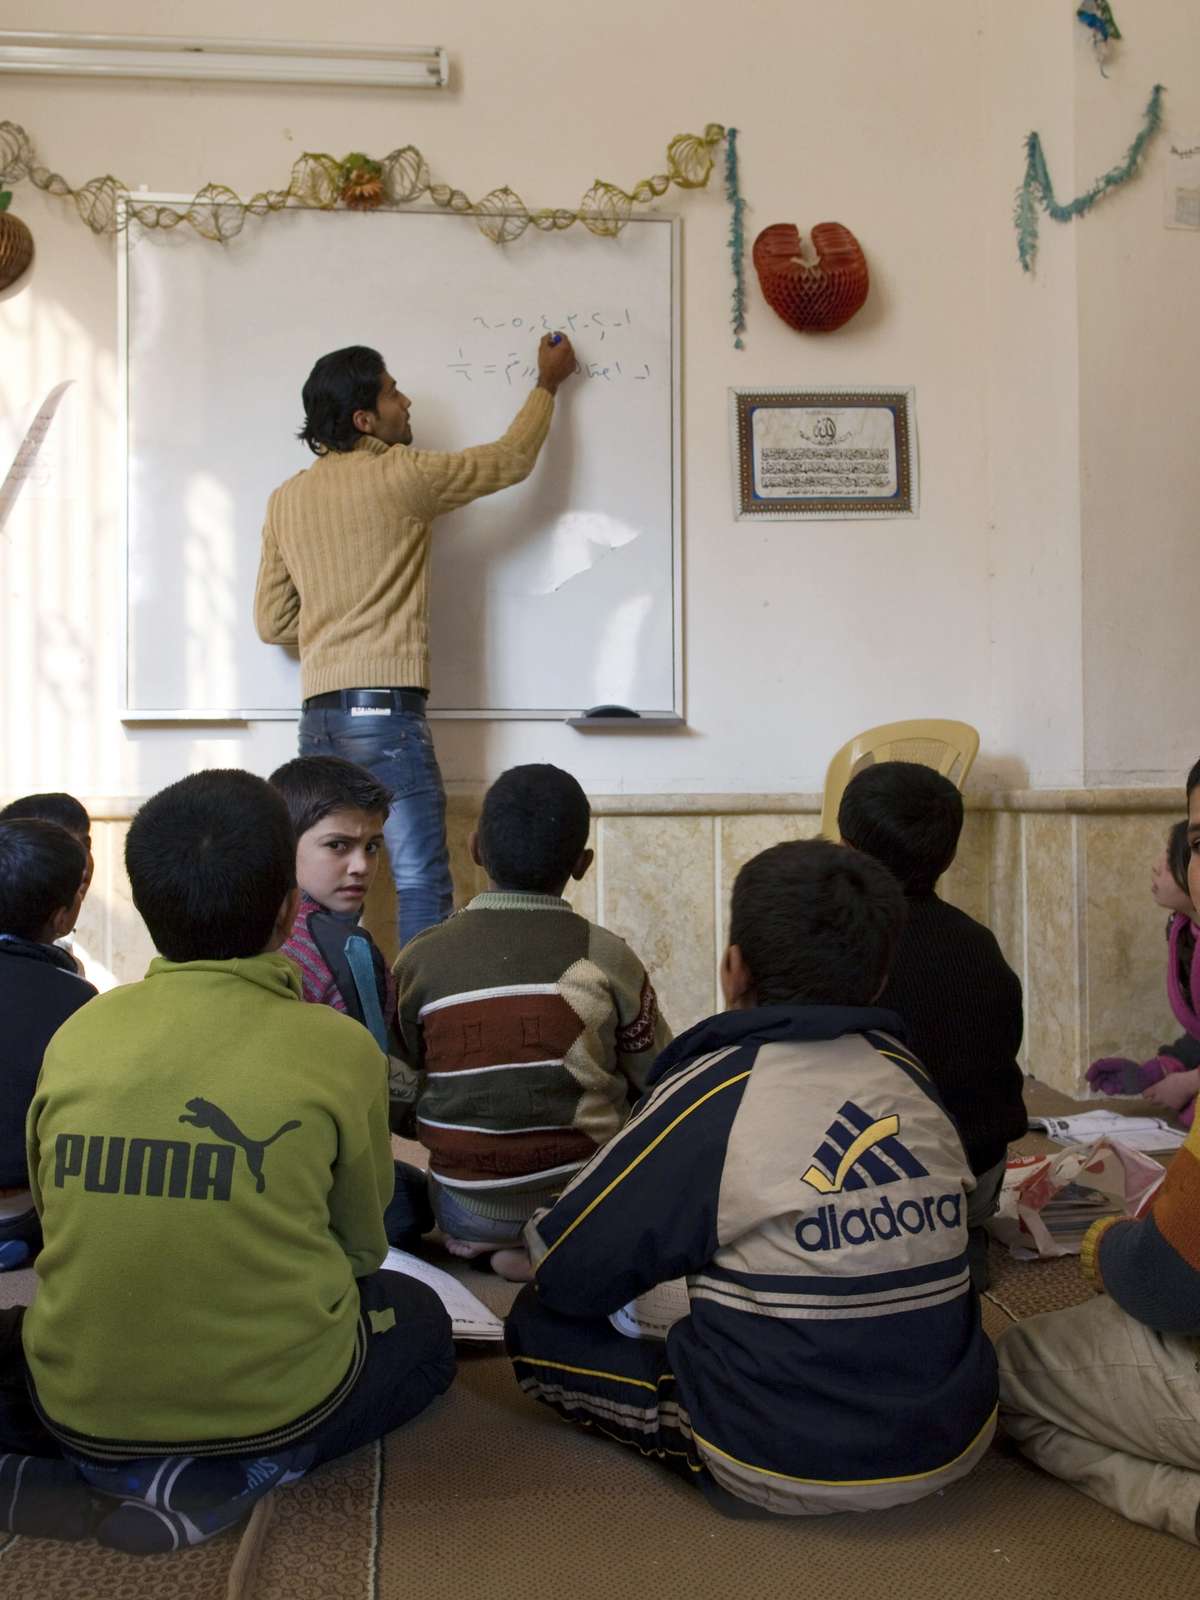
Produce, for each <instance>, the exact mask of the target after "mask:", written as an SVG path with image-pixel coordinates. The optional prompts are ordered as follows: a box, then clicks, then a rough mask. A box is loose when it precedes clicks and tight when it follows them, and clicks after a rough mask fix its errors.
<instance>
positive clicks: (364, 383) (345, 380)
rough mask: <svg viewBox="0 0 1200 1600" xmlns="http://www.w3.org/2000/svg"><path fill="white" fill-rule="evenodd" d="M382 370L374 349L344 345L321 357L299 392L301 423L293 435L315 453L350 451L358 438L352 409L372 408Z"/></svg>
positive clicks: (358, 434) (375, 401)
mask: <svg viewBox="0 0 1200 1600" xmlns="http://www.w3.org/2000/svg"><path fill="white" fill-rule="evenodd" d="M385 371H386V367H385V364H384V359H383V357H382V356H381V355H380V354H379V351H378V350H372V349H370V348H369V347H368V346H367V345H365V344H352V345H348V346H347V347H346V349H345V350H331V351H330V352H329V354H328V355H327V356H322V357H321V359H320V360H319V361H318V362H317V364H316V366H315V367H314V368H313V369H312V371H311V372H310V373H309V375H308V380H307V382H306V383H305V385H304V388H303V390H302V392H301V398H302V400H303V402H304V426H303V427H302V428H301V429H300V431H299V433H298V434H297V436H296V437H297V438H298V439H300V440H301V442H302V443H304V444H306V445H307V446H308V448H309V449H310V450H311V451H312V453H313V455H315V456H323V455H324V454H325V453H326V452H327V451H329V450H338V451H341V450H353V449H354V446H355V445H356V444H357V443H358V441H359V440H360V439H361V438H362V434H361V433H360V432H359V431H358V429H357V428H356V427H355V426H354V413H355V412H356V411H374V410H375V409H376V407H377V406H378V404H379V389H380V383H381V380H382V378H383V374H384V372H385Z"/></svg>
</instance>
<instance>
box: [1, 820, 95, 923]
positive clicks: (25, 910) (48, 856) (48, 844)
mask: <svg viewBox="0 0 1200 1600" xmlns="http://www.w3.org/2000/svg"><path fill="white" fill-rule="evenodd" d="M86 870H87V851H86V850H85V849H84V847H83V844H82V842H81V841H80V840H79V839H77V838H76V837H75V835H74V834H73V833H70V832H68V830H67V829H66V828H62V827H60V826H59V825H58V823H57V822H45V821H43V820H42V819H41V818H38V817H12V818H7V819H0V933H10V934H13V935H15V937H16V938H18V939H40V938H41V937H42V934H43V933H44V932H45V929H46V924H47V923H48V922H49V921H50V919H51V917H52V916H53V915H54V913H55V912H56V911H61V910H62V908H63V907H64V906H69V905H70V904H71V903H72V902H73V900H74V899H75V896H76V895H77V894H78V893H79V886H80V884H81V883H82V882H83V874H84V872H85V871H86Z"/></svg>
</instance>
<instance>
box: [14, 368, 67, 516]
mask: <svg viewBox="0 0 1200 1600" xmlns="http://www.w3.org/2000/svg"><path fill="white" fill-rule="evenodd" d="M74 382H75V380H74V378H67V379H66V380H65V381H64V382H63V383H56V384H55V385H54V388H53V389H51V391H50V393H49V394H48V395H47V396H46V398H45V399H44V400H43V401H42V403H41V405H40V406H39V407H38V412H37V416H36V417H34V419H33V421H32V422H31V423H30V424H29V427H28V428H27V429H26V431H25V437H24V438H23V439H22V440H21V443H20V444H19V445H18V447H17V453H16V455H15V456H14V457H13V463H12V466H11V467H9V469H8V473H7V475H6V477H5V479H4V482H3V483H2V484H0V530H3V528H4V524H5V523H6V522H7V521H8V519H9V515H10V513H11V512H12V508H13V506H15V505H16V503H17V496H18V495H19V494H20V492H21V489H22V486H23V485H24V483H25V481H26V480H27V479H28V478H29V477H30V476H31V475H32V473H33V469H34V467H35V466H36V465H37V458H38V452H39V451H40V450H41V448H42V443H43V441H44V440H45V437H46V435H47V434H48V433H49V432H50V424H51V423H52V422H53V421H54V413H55V412H56V411H57V410H58V406H59V402H60V401H61V399H62V397H63V395H64V394H66V392H67V390H68V389H69V388H70V387H71V385H72V384H73V383H74Z"/></svg>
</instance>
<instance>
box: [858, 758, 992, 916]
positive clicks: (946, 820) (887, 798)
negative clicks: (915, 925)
mask: <svg viewBox="0 0 1200 1600" xmlns="http://www.w3.org/2000/svg"><path fill="white" fill-rule="evenodd" d="M962 825H963V801H962V795H961V794H959V792H958V790H957V789H956V788H955V787H954V785H953V784H952V783H951V782H950V779H949V778H943V777H942V775H941V773H940V772H936V771H935V770H934V769H933V768H932V767H926V766H922V765H921V764H920V763H919V762H917V761H878V762H876V763H875V764H874V765H873V766H870V767H864V768H863V770H862V771H861V772H856V773H855V775H854V776H853V777H852V778H851V779H850V782H849V783H848V784H847V785H846V792H845V793H844V794H843V795H842V803H841V805H840V806H839V807H838V832H839V833H840V834H841V836H842V838H843V839H844V840H845V841H846V843H847V844H850V845H853V846H854V848H855V849H856V850H863V851H865V852H866V854H867V855H869V856H874V857H875V859H876V861H882V862H883V864H884V866H885V867H886V868H887V869H888V871H889V872H891V873H892V874H894V876H895V877H896V878H898V879H899V881H900V883H901V885H902V886H903V888H904V889H905V890H906V891H907V892H908V893H909V894H924V893H928V892H929V891H930V890H932V888H933V886H934V884H935V883H936V882H937V881H938V879H939V878H940V877H941V875H942V873H943V872H945V870H946V868H947V867H948V866H949V865H950V863H951V862H952V861H953V860H954V852H955V851H956V850H957V849H958V837H959V834H960V833H961V832H962Z"/></svg>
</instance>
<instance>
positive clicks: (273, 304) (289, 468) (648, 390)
mask: <svg viewBox="0 0 1200 1600" xmlns="http://www.w3.org/2000/svg"><path fill="white" fill-rule="evenodd" d="M164 198H171V197H164V196H150V195H140V194H139V196H138V199H139V202H140V201H142V200H147V199H150V200H154V199H164ZM120 237H121V251H120V261H121V270H120V274H119V277H120V291H119V292H120V318H121V338H120V347H121V352H122V356H123V361H124V372H123V375H122V377H123V381H122V385H121V392H122V396H123V402H124V406H125V411H126V416H125V432H126V441H127V446H126V475H125V492H126V551H125V573H126V605H125V630H126V639H125V650H124V682H123V685H122V706H123V715H124V717H125V718H126V719H127V720H154V721H174V720H184V719H208V720H224V719H230V720H233V719H243V718H244V719H256V718H285V717H293V716H295V715H296V714H297V711H298V705H299V693H300V690H299V667H298V664H297V662H296V659H295V657H294V656H293V655H292V654H291V653H290V652H288V651H285V650H282V649H280V648H279V647H278V646H272V645H264V644H263V643H262V642H261V641H260V640H259V638H258V636H257V634H256V633H255V630H254V623H253V616H252V606H253V596H254V582H255V576H256V573H257V569H258V555H259V539H260V534H261V529H262V521H263V514H264V511H265V508H266V503H267V498H268V496H269V495H270V493H271V490H272V489H273V488H275V486H276V485H277V484H279V483H282V482H283V480H284V479H285V478H288V477H290V476H291V475H292V474H293V473H295V472H297V471H299V470H300V469H301V468H303V467H305V466H306V465H308V464H310V463H311V461H312V459H313V458H312V456H311V455H310V454H309V452H308V451H307V450H306V449H305V448H304V447H303V446H301V445H300V444H299V443H298V442H297V441H296V437H295V434H296V430H297V428H298V427H299V425H300V423H301V420H302V411H301V404H300V390H301V387H302V385H303V383H304V380H305V378H306V377H307V376H308V372H309V370H310V368H311V366H312V364H313V362H314V361H315V360H316V359H317V357H318V356H320V355H323V354H324V353H325V352H326V351H329V350H335V349H338V348H340V347H342V346H344V345H350V344H366V345H371V346H373V347H374V348H376V349H378V350H379V351H380V352H381V353H382V355H383V356H384V358H385V360H386V361H387V363H388V367H389V370H390V371H391V373H392V374H393V376H394V377H395V378H396V381H397V383H398V384H399V386H400V388H401V389H402V390H403V391H404V392H405V393H406V394H407V395H408V396H409V397H410V398H411V400H412V401H413V409H412V425H413V435H414V442H415V444H416V445H417V446H418V447H426V448H429V449H436V450H447V449H459V448H462V447H464V446H467V445H471V444H482V443H485V442H486V441H488V440H490V439H494V438H497V437H499V435H500V434H502V433H503V432H504V430H505V429H506V428H507V426H508V424H509V423H510V422H511V420H512V418H513V417H514V416H515V414H516V412H517V409H518V407H519V406H520V404H521V403H522V401H523V400H524V398H525V396H526V395H527V394H528V392H529V390H530V388H531V386H532V383H533V381H534V362H535V349H536V343H537V340H538V338H539V337H540V336H541V334H542V332H543V331H545V329H546V328H562V329H563V330H564V331H566V332H568V333H569V334H570V335H571V338H572V340H573V342H574V344H575V349H576V353H577V355H578V357H579V360H580V363H581V367H582V371H581V373H580V374H578V375H577V376H575V377H574V378H572V379H570V380H569V381H568V383H566V384H565V385H564V386H563V388H562V389H561V390H560V391H559V399H558V402H557V406H556V414H555V418H554V422H553V424H552V426H551V430H550V436H549V439H548V440H547V442H546V444H545V446H544V447H543V450H542V454H541V456H540V458H539V460H538V464H537V466H536V467H535V469H534V472H533V474H532V476H531V478H530V479H529V480H527V482H525V483H523V484H520V485H518V486H516V487H515V488H512V489H506V490H503V491H501V492H500V493H499V494H497V495H494V496H488V497H486V498H485V499H482V500H479V501H476V502H475V503H474V504H473V505H470V506H467V507H465V508H463V509H462V510H461V511H456V512H454V513H453V514H452V515H450V516H447V517H444V518H440V519H439V520H438V521H437V522H435V523H434V527H433V563H432V601H431V636H432V641H433V642H432V652H431V655H432V659H431V672H432V683H433V690H432V694H431V699H430V708H431V710H432V711H433V712H435V713H440V714H442V715H446V716H488V715H493V716H514V717H519V716H526V717H534V716H565V715H574V714H577V713H578V712H579V711H580V710H582V709H584V708H586V707H588V706H592V705H597V704H601V703H617V704H621V705H627V706H630V707H632V708H633V709H634V710H637V711H641V712H643V713H646V712H651V713H653V712H657V713H663V714H678V713H680V712H681V711H682V705H681V668H680V659H681V650H680V642H679V617H680V561H679V543H680V529H679V505H680V491H679V478H680V470H679V384H678V363H679V338H678V316H679V312H678V278H679V240H678V223H677V222H676V221H675V220H674V219H672V218H668V217H653V218H651V217H646V218H638V219H637V220H634V221H631V222H630V223H629V224H628V225H627V227H626V228H625V229H624V231H623V232H622V233H621V235H620V236H619V237H618V238H616V239H603V238H596V237H594V236H593V235H591V234H589V233H588V232H587V231H586V230H585V229H584V228H582V227H580V226H576V227H575V228H572V229H571V230H569V231H568V232H566V233H562V234H556V235H550V236H547V235H545V234H542V233H539V232H538V231H537V230H535V229H533V228H530V229H528V230H527V232H526V233H525V234H524V235H523V237H522V238H520V239H518V240H517V241H515V242H514V243H511V244H507V245H503V246H498V245H495V244H493V243H492V242H491V241H490V240H489V239H487V238H485V237H484V235H483V234H481V233H480V232H479V230H478V229H477V227H476V226H475V224H474V222H472V221H471V219H470V218H466V217H458V216H454V215H451V214H447V213H445V212H420V211H417V212H408V211H406V212H375V213H368V214H366V215H361V214H356V213H352V212H345V211H339V212H321V211H306V210H289V211H285V212H281V213H279V214H277V215H275V216H271V217H268V218H266V219H264V220H261V221H259V220H255V219H250V220H248V221H247V223H246V226H245V228H244V229H243V231H242V233H241V234H240V235H238V237H237V238H235V239H234V240H232V241H231V242H230V243H229V244H227V245H223V246H222V245H216V244H212V243H210V242H209V241H207V240H204V239H200V238H197V237H196V236H195V235H190V230H187V229H186V228H184V227H179V228H176V229H174V230H171V231H169V232H168V231H165V230H150V231H145V230H141V229H138V228H137V227H136V226H130V228H129V229H128V230H127V232H126V233H125V234H123V235H121V236H120Z"/></svg>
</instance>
